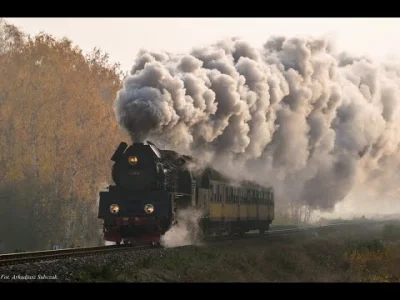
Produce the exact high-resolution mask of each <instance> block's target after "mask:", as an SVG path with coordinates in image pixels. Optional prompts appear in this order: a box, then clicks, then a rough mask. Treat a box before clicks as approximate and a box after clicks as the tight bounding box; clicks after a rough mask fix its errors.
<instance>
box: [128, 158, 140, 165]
mask: <svg viewBox="0 0 400 300" xmlns="http://www.w3.org/2000/svg"><path fill="white" fill-rule="evenodd" d="M138 161H139V160H138V158H137V156H129V157H128V162H129V163H130V164H131V165H132V166H134V165H136V164H137V163H138Z"/></svg>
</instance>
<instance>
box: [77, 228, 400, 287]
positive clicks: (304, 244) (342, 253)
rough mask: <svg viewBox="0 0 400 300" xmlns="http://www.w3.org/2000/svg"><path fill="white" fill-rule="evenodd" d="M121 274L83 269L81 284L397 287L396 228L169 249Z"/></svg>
mask: <svg viewBox="0 0 400 300" xmlns="http://www.w3.org/2000/svg"><path fill="white" fill-rule="evenodd" d="M154 253H157V254H154V255H149V256H146V257H143V258H141V259H139V260H138V261H136V262H134V263H132V265H130V266H128V267H125V268H123V269H121V268H120V267H118V264H115V263H113V264H109V265H105V266H102V267H101V268H94V267H92V266H87V269H86V272H85V275H84V276H82V277H81V278H80V280H81V281H87V280H94V281H124V282H132V281H163V282H172V281H174V282H177V281H179V282H199V281H207V282H239V281H240V282H244V281H256V282H392V281H396V282H399V281H400V224H399V223H397V224H396V223H393V224H388V225H385V226H380V227H373V226H368V227H362V226H356V225H352V226H349V227H348V228H345V229H344V228H329V229H324V231H323V232H320V233H319V234H318V235H316V234H314V233H302V234H297V235H286V236H275V237H269V238H267V239H264V240H261V239H260V240H247V241H245V240H242V241H232V242H229V243H223V244H222V243H221V244H215V245H212V246H203V247H190V248H183V249H179V248H178V249H169V250H166V251H163V254H159V252H154Z"/></svg>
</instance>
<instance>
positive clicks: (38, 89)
mask: <svg viewBox="0 0 400 300" xmlns="http://www.w3.org/2000/svg"><path fill="white" fill-rule="evenodd" d="M13 30H15V28H14V29H13ZM9 31H10V30H9ZM0 32H1V31H0ZM13 32H14V31H13ZM13 36H14V40H12V41H11V40H10V39H9V38H8V39H7V41H8V42H6V43H5V44H6V45H8V46H7V47H6V46H3V47H2V46H0V49H5V50H4V52H2V53H1V56H0V58H1V63H2V66H3V68H2V69H1V70H0V97H1V98H0V133H1V134H2V135H1V138H0V150H1V151H0V166H1V167H2V171H3V172H2V174H1V175H0V176H2V178H1V179H2V182H3V187H0V188H3V191H5V190H7V189H6V187H10V186H13V187H17V188H18V189H19V191H20V195H19V196H18V197H19V198H20V199H22V198H23V199H24V201H25V202H26V203H25V204H26V205H25V206H24V207H26V208H25V209H23V210H21V211H19V212H15V213H16V214H20V215H24V216H25V217H26V218H27V220H28V219H29V221H27V224H30V225H31V226H32V228H33V230H34V232H35V236H36V240H37V242H36V244H35V243H34V244H35V247H36V248H38V247H39V248H43V247H49V246H50V245H49V244H50V243H55V242H57V243H59V241H62V240H63V241H66V242H67V243H71V242H72V241H74V240H81V241H80V243H90V241H87V237H90V236H93V237H95V236H96V235H97V230H98V223H97V220H96V217H97V216H96V214H97V211H96V208H97V207H96V203H97V194H98V192H99V189H100V188H101V186H102V185H106V183H107V182H109V181H110V180H111V178H110V168H111V164H110V163H111V162H110V157H111V155H112V153H113V151H114V148H115V145H117V144H118V143H119V142H120V140H121V139H123V138H124V137H123V136H122V133H121V131H120V129H119V127H118V124H117V122H116V120H115V117H114V112H113V110H112V102H113V100H114V98H115V95H116V92H117V91H118V90H119V88H120V85H121V72H120V71H119V66H118V65H112V64H110V63H109V58H108V55H107V54H105V53H102V52H101V51H100V50H99V49H94V51H93V52H92V53H90V54H89V55H86V56H85V55H84V54H83V53H82V50H81V49H79V48H78V47H75V46H73V44H72V42H71V41H70V40H68V39H66V38H64V39H60V40H57V39H55V38H54V37H52V36H51V35H48V34H45V33H41V34H39V35H37V36H34V37H27V38H26V39H25V40H23V39H22V38H20V37H22V34H19V33H18V32H14V33H13ZM0 44H1V42H0ZM3 44H4V43H3ZM3 134H4V135H3ZM0 193H1V192H0ZM4 193H6V194H7V193H10V190H9V189H8V192H3V194H4ZM22 195H25V196H22ZM10 196H11V195H10V194H8V196H7V197H10ZM0 197H1V196H0ZM11 197H12V198H13V196H11ZM0 201H5V200H4V198H3V199H1V198H0ZM22 206H23V205H22ZM16 217H17V216H16V215H12V216H11V215H10V216H9V217H7V216H5V219H2V220H1V221H0V222H4V223H5V222H8V221H10V218H11V219H12V218H14V219H15V218H16ZM27 226H28V225H27ZM21 234H28V233H21ZM85 237H86V238H85ZM83 240H85V241H83ZM8 242H10V241H8ZM6 247H7V241H6ZM30 247H32V246H31V245H30Z"/></svg>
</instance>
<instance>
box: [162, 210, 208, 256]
mask: <svg viewBox="0 0 400 300" xmlns="http://www.w3.org/2000/svg"><path fill="white" fill-rule="evenodd" d="M201 216H202V213H201V212H200V211H198V210H195V209H193V208H188V209H183V210H180V211H178V213H177V216H176V220H177V221H178V222H177V224H175V225H173V226H172V227H171V229H170V230H168V231H167V232H166V233H165V235H163V236H162V237H161V241H160V244H161V245H162V246H163V247H166V248H170V247H178V246H186V245H194V244H199V243H200V241H201V239H200V237H201V236H200V235H201V229H200V226H199V220H200V218H201Z"/></svg>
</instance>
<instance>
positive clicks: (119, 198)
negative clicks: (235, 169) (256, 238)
mask: <svg viewBox="0 0 400 300" xmlns="http://www.w3.org/2000/svg"><path fill="white" fill-rule="evenodd" d="M111 160H112V161H114V165H113V167H112V179H113V181H114V183H115V185H111V186H109V187H108V191H105V192H100V202H99V214H98V217H99V218H100V219H102V220H103V221H104V223H103V232H104V239H105V240H107V241H113V242H115V243H116V244H120V243H121V242H122V241H123V242H124V243H140V244H143V243H144V244H150V243H153V244H154V243H158V242H159V241H160V238H161V236H162V235H164V234H165V233H166V232H167V231H168V230H169V229H170V228H171V226H173V224H174V223H175V222H176V217H175V216H176V215H177V212H178V211H179V210H180V209H185V208H188V207H192V208H196V209H198V210H200V211H202V212H203V216H202V218H201V219H200V221H199V226H200V227H201V230H202V233H203V236H208V235H211V234H217V235H218V234H223V233H228V234H243V233H245V232H247V231H250V230H259V231H260V233H263V232H264V231H265V230H268V228H269V225H270V224H271V222H272V220H273V219H274V193H273V189H272V187H263V186H260V185H258V184H255V183H253V182H249V181H246V182H234V181H232V180H230V179H228V178H226V177H224V176H222V175H221V174H220V173H218V172H217V171H215V170H214V169H212V168H204V170H203V171H202V172H199V173H196V174H195V173H193V172H192V171H191V170H190V168H188V165H189V163H190V162H192V161H193V158H191V157H189V156H185V155H180V154H178V153H176V152H174V151H170V150H160V149H158V148H157V147H156V146H155V145H154V144H152V143H151V142H147V143H146V144H144V143H134V144H132V145H131V146H128V145H127V144H126V143H124V142H123V143H121V144H120V145H119V146H118V148H117V150H116V151H115V153H114V155H113V156H112V158H111Z"/></svg>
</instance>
